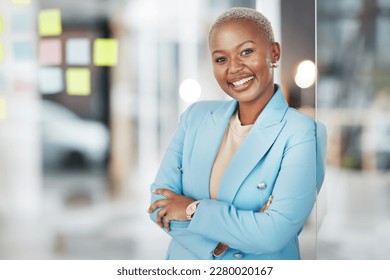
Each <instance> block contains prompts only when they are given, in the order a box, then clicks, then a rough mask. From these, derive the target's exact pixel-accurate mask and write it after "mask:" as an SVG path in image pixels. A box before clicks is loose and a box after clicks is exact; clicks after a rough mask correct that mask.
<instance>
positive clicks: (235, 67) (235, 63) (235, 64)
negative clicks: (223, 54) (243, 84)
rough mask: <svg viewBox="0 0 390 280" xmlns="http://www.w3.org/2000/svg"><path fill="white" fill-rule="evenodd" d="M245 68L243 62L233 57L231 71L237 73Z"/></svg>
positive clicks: (230, 65)
mask: <svg viewBox="0 0 390 280" xmlns="http://www.w3.org/2000/svg"><path fill="white" fill-rule="evenodd" d="M243 68H244V66H243V64H242V62H241V61H240V60H239V59H237V58H232V59H231V60H230V64H229V73H230V74H236V73H238V72H240V71H241V70H242V69H243Z"/></svg>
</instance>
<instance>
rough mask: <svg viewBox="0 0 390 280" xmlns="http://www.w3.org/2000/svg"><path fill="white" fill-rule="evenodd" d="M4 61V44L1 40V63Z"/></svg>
mask: <svg viewBox="0 0 390 280" xmlns="http://www.w3.org/2000/svg"><path fill="white" fill-rule="evenodd" d="M3 61H4V44H3V43H1V42H0V63H2V62H3Z"/></svg>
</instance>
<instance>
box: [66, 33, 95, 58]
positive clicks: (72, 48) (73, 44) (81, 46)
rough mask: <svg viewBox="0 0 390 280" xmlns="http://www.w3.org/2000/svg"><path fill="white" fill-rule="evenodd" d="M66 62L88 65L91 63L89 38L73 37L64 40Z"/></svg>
mask: <svg viewBox="0 0 390 280" xmlns="http://www.w3.org/2000/svg"><path fill="white" fill-rule="evenodd" d="M66 63H67V64H69V65H89V64H90V63H91V43H90V41H89V39H84V38H74V39H68V40H67V41H66Z"/></svg>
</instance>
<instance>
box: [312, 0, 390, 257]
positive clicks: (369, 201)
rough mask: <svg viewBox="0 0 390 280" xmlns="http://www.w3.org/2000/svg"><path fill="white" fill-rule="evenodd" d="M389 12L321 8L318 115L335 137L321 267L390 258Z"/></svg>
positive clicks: (322, 212)
mask: <svg viewBox="0 0 390 280" xmlns="http://www.w3.org/2000/svg"><path fill="white" fill-rule="evenodd" d="M389 4H390V1H388V0H381V1H372V0H361V1H347V0H332V1H329V0H317V7H318V10H317V13H318V34H317V36H318V67H319V78H318V92H317V94H318V110H317V111H318V119H319V121H321V122H323V123H324V124H325V125H326V127H327V130H328V152H327V172H326V178H325V183H324V186H323V190H322V191H321V194H320V196H319V197H318V205H319V207H318V217H319V221H318V254H317V255H318V258H319V259H389V257H390V246H389V242H388V241H389V236H390V222H389V221H390V219H389V218H390V211H389V205H390V180H389V179H390V177H389V174H390V173H389V170H390V141H389V140H390V114H389V112H390V80H389V79H388V77H389V74H390V64H389V63H388V62H389V59H388V55H387V54H388V51H389V49H388V47H389V44H388V38H389V36H388V34H389V28H388V26H389V19H390V18H389V15H390V13H389ZM351 5H352V6H351ZM345 7H348V8H345ZM350 8H351V9H350ZM384 54H386V55H384Z"/></svg>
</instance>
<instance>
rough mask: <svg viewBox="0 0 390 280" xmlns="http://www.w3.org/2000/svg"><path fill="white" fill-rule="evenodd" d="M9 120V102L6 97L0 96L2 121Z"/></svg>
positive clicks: (0, 117)
mask: <svg viewBox="0 0 390 280" xmlns="http://www.w3.org/2000/svg"><path fill="white" fill-rule="evenodd" d="M6 118H7V102H6V100H5V98H4V97H2V96H0V121H1V120H5V119H6Z"/></svg>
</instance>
